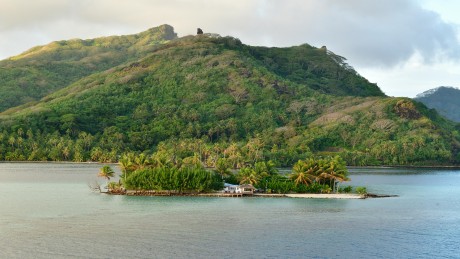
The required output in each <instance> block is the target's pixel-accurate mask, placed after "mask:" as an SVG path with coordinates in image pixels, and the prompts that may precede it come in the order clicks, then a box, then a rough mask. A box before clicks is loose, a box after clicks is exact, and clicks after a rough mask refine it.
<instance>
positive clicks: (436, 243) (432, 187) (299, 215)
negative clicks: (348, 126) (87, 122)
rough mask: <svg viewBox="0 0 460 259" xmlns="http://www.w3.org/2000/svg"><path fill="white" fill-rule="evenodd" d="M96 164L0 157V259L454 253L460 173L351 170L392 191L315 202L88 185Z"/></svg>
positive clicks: (359, 179) (374, 187)
mask: <svg viewBox="0 0 460 259" xmlns="http://www.w3.org/2000/svg"><path fill="white" fill-rule="evenodd" d="M100 167H101V166H100V165H97V164H21V163H19V164H11V163H0V193H1V195H0V247H2V249H0V258H70V257H72V258H75V257H77V258H107V257H110V258H164V257H168V258H216V257H218V258H221V257H224V258H225V257H227V258H234V257H243V256H244V257H250V258H261V257H262V258H265V257H275V258H312V257H313V258H315V257H316V258H330V257H340V258H454V257H456V256H458V244H457V242H458V241H457V240H460V198H459V197H460V188H459V187H458V186H460V171H454V170H434V169H429V170H428V169H421V170H418V169H410V170H409V169H407V170H406V169H402V168H399V169H368V168H364V169H363V168H353V169H351V174H352V175H351V178H352V181H351V182H350V184H352V185H355V186H358V185H365V186H367V187H368V189H369V190H370V191H372V192H377V193H387V194H398V195H400V197H398V198H388V199H368V200H317V199H288V198H205V197H202V198H194V197H125V196H109V195H103V194H98V193H91V192H90V190H89V188H88V187H87V182H88V181H94V180H95V179H97V178H96V177H95V176H96V174H97V172H98V170H99V168H100ZM366 170H367V171H366ZM99 181H100V182H104V181H103V180H102V179H100V180H99Z"/></svg>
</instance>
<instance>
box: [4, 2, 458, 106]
mask: <svg viewBox="0 0 460 259" xmlns="http://www.w3.org/2000/svg"><path fill="white" fill-rule="evenodd" d="M458 13H460V1H458V0H385V1H380V0H118V1H113V0H33V1H30V0H0V59H6V58H8V57H11V56H14V55H18V54H20V53H22V52H23V51H26V50H27V49H29V48H31V47H34V46H37V45H44V44H47V43H50V42H52V41H57V40H66V39H74V38H81V39H89V38H96V37H101V36H110V35H124V34H134V33H138V32H141V31H145V30H147V29H148V28H151V27H156V26H159V25H162V24H170V25H172V26H173V27H174V28H175V31H176V32H177V33H178V35H179V36H186V35H190V34H195V33H196V28H197V27H200V28H202V29H203V31H204V32H205V33H206V32H211V33H218V34H220V35H222V36H227V35H229V36H233V37H236V38H239V39H240V40H241V41H242V42H243V43H245V44H249V45H257V46H275V47H288V46H294V45H300V44H304V43H308V44H310V45H313V46H316V47H321V46H327V48H328V49H329V50H331V51H332V52H334V53H336V54H338V55H340V56H343V57H346V58H347V60H348V63H349V64H350V65H351V66H353V67H354V68H355V69H356V71H357V72H358V73H359V74H361V75H362V76H364V77H366V78H367V79H368V80H369V81H370V82H372V83H377V85H378V86H379V87H380V88H381V89H382V90H383V92H384V93H386V94H387V95H389V96H407V97H414V96H415V95H416V94H418V93H421V92H423V91H426V90H428V89H431V88H435V87H438V86H454V87H460V15H458Z"/></svg>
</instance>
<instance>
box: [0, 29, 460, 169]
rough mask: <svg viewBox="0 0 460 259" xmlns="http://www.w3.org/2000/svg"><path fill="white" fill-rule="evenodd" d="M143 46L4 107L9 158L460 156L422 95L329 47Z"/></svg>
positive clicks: (217, 40)
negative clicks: (383, 81)
mask: <svg viewBox="0 0 460 259" xmlns="http://www.w3.org/2000/svg"><path fill="white" fill-rule="evenodd" d="M141 34H142V33H141ZM141 34H139V35H141ZM130 37H134V38H139V36H135V35H132V36H130ZM162 39H163V40H164V38H162ZM157 43H158V42H156V41H153V43H152V44H154V45H155V44H157ZM145 44H146V45H148V46H150V45H149V43H145ZM131 48H132V49H133V51H135V52H136V50H137V47H135V46H134V45H133V46H132V47H131ZM137 53H141V54H142V53H143V54H142V55H141V54H139V58H138V59H137V60H131V59H129V60H128V59H125V61H127V62H126V63H123V64H117V65H116V66H113V67H111V68H109V69H107V70H104V71H101V72H94V73H92V74H91V75H88V76H86V77H81V79H79V80H77V81H75V82H73V83H72V82H69V83H70V84H69V85H68V86H67V87H65V88H63V89H61V90H58V91H55V92H53V93H51V94H49V95H47V96H45V97H44V98H43V99H42V100H41V101H39V102H34V103H27V104H25V105H22V106H18V107H15V108H14V109H10V110H7V111H5V112H3V113H1V114H0V132H1V133H0V159H3V160H56V161H60V160H71V161H88V160H92V161H105V162H108V161H117V160H118V158H119V156H120V155H122V154H123V153H125V152H129V151H133V152H147V153H151V152H153V151H164V152H173V153H174V157H177V158H178V159H186V158H188V157H195V158H197V159H200V160H201V161H202V162H203V163H205V164H206V165H208V166H215V165H216V163H217V161H218V157H219V156H222V155H223V156H225V157H226V158H228V159H229V160H230V161H231V162H232V165H233V166H234V167H239V166H241V165H243V164H244V163H247V162H254V161H258V160H266V159H271V160H273V161H274V162H275V163H276V164H277V165H278V166H290V165H293V164H294V163H295V162H296V161H297V160H298V159H303V158H306V157H309V156H311V155H313V154H316V155H336V154H339V155H342V156H343V157H344V159H345V160H346V161H347V162H348V163H349V164H353V165H379V164H387V165H415V164H417V165H420V164H429V165H432V164H452V163H457V162H458V161H459V160H460V157H459V155H458V150H459V149H460V142H459V139H460V136H459V134H458V128H457V129H455V125H453V124H452V123H450V122H449V121H446V120H444V119H443V118H441V117H439V116H438V115H437V114H436V113H432V112H430V111H429V110H428V109H426V107H424V106H423V105H419V104H417V103H415V102H413V101H412V100H410V99H404V98H388V97H385V96H384V95H383V93H382V92H381V91H380V89H379V88H378V87H377V86H376V85H375V84H371V83H369V82H368V81H367V80H366V79H365V78H363V77H361V76H360V75H359V74H358V73H357V72H356V71H355V70H353V68H351V67H350V66H348V65H347V64H346V63H345V59H344V58H342V57H340V56H338V55H336V54H334V53H332V52H330V51H327V50H326V49H325V48H315V47H312V46H309V45H306V44H305V45H301V46H297V47H291V48H265V47H251V46H247V45H244V44H242V43H241V42H240V41H239V40H238V39H235V38H232V37H219V36H215V35H201V36H187V37H182V38H179V39H174V40H171V41H169V42H164V43H162V44H160V45H156V46H154V47H152V48H151V49H149V51H146V52H141V51H140V50H139V51H137ZM50 55H51V53H50ZM24 56H27V54H24ZM90 57H91V56H90ZM108 63H109V62H108V61H107V62H106V64H108ZM16 80H17V79H16Z"/></svg>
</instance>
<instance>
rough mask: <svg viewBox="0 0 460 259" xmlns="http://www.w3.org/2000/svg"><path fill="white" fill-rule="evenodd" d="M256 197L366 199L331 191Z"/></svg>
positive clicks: (259, 194)
mask: <svg viewBox="0 0 460 259" xmlns="http://www.w3.org/2000/svg"><path fill="white" fill-rule="evenodd" d="M254 196H256V197H289V198H307V199H364V198H365V197H363V196H361V195H359V194H351V193H330V194H316V193H300V194H297V193H296V194H265V193H257V194H254Z"/></svg>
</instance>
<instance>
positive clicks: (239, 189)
mask: <svg viewBox="0 0 460 259" xmlns="http://www.w3.org/2000/svg"><path fill="white" fill-rule="evenodd" d="M255 189H256V188H254V186H252V184H243V185H235V184H229V183H224V191H223V192H224V193H241V194H253V193H254V190H255Z"/></svg>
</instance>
